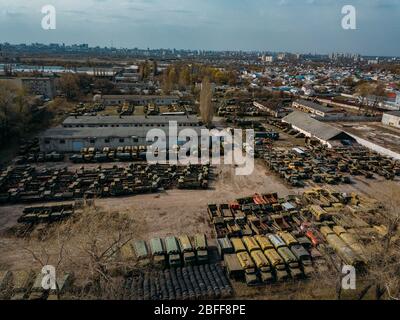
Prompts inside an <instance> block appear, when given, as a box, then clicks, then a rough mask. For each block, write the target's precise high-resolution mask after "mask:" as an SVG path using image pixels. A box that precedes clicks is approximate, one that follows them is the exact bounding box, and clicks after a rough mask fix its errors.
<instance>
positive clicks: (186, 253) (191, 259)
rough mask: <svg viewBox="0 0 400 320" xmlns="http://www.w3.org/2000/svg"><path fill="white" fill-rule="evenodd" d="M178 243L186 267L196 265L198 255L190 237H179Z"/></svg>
mask: <svg viewBox="0 0 400 320" xmlns="http://www.w3.org/2000/svg"><path fill="white" fill-rule="evenodd" d="M178 242H179V246H180V248H181V252H182V254H183V262H184V264H185V266H187V265H194V264H196V254H195V253H194V250H193V246H192V243H191V242H190V239H189V237H188V236H187V235H182V236H179V237H178Z"/></svg>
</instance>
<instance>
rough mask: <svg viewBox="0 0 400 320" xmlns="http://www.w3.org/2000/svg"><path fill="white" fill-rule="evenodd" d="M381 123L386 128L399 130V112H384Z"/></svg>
mask: <svg viewBox="0 0 400 320" xmlns="http://www.w3.org/2000/svg"><path fill="white" fill-rule="evenodd" d="M382 123H383V124H385V125H387V126H391V127H396V128H400V111H391V112H385V113H384V114H383V117H382Z"/></svg>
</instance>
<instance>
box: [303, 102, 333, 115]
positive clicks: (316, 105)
mask: <svg viewBox="0 0 400 320" xmlns="http://www.w3.org/2000/svg"><path fill="white" fill-rule="evenodd" d="M295 102H296V103H298V104H301V105H303V106H306V107H308V108H311V109H314V110H318V111H321V112H324V113H328V112H332V111H334V110H333V109H332V108H328V107H325V106H323V105H321V104H319V103H315V102H312V101H309V100H304V99H298V100H296V101H295Z"/></svg>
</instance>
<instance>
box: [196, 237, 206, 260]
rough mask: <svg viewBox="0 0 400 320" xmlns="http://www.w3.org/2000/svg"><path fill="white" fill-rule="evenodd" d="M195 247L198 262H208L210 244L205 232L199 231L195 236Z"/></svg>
mask: <svg viewBox="0 0 400 320" xmlns="http://www.w3.org/2000/svg"><path fill="white" fill-rule="evenodd" d="M194 249H195V250H196V258H197V263H198V264H206V263H208V244H207V237H206V235H205V234H199V233H198V234H196V235H195V236H194Z"/></svg>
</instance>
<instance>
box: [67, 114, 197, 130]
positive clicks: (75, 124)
mask: <svg viewBox="0 0 400 320" xmlns="http://www.w3.org/2000/svg"><path fill="white" fill-rule="evenodd" d="M169 121H177V122H178V125H179V126H181V127H199V126H201V125H202V123H201V122H200V121H199V120H198V119H197V117H195V116H192V115H175V114H171V115H160V116H76V117H74V116H71V117H68V118H67V119H65V120H64V122H63V123H62V126H63V127H64V128H96V127H99V128H108V127H110V128H114V127H116V128H118V127H164V126H168V123H169Z"/></svg>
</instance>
